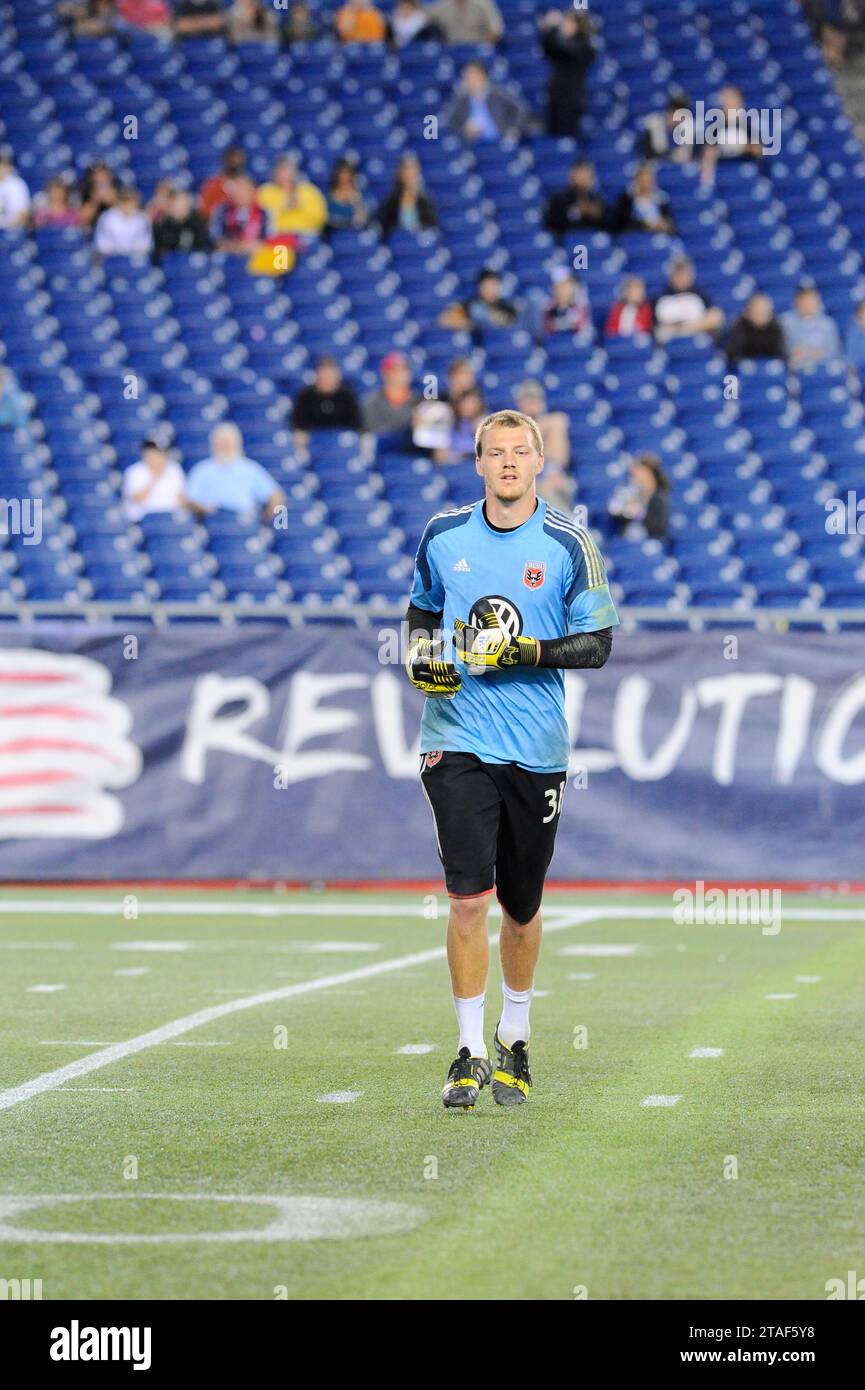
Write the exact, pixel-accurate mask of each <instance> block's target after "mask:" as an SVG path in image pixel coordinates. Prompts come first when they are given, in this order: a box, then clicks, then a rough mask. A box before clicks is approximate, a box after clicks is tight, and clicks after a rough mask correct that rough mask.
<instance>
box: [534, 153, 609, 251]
mask: <svg viewBox="0 0 865 1390" xmlns="http://www.w3.org/2000/svg"><path fill="white" fill-rule="evenodd" d="M544 225H545V227H546V228H547V231H549V232H552V233H553V235H554V236H565V235H566V234H567V233H568V232H572V231H575V230H579V231H597V230H599V229H600V228H602V227H605V226H606V225H607V205H606V203H605V202H604V198H603V195H602V194H601V191H600V189H599V188H598V183H597V176H596V174H595V168H594V165H593V164H592V162H591V160H589V159H575V160H574V162H573V164H572V165H571V167H570V171H569V173H568V186H567V188H562V189H560V190H559V192H558V193H553V194H551V195H550V198H549V199H548V201H547V205H546V208H545V209H544Z"/></svg>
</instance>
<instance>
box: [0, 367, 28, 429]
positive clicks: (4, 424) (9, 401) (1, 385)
mask: <svg viewBox="0 0 865 1390" xmlns="http://www.w3.org/2000/svg"><path fill="white" fill-rule="evenodd" d="M29 416H30V409H29V407H28V404H27V397H26V396H25V394H24V392H23V391H22V390H21V387H20V386H19V385H18V383H17V381H16V380H15V378H14V376H13V375H12V373H11V372H10V370H9V368H8V367H0V429H4V430H18V429H21V427H22V425H26V424H27V420H28V418H29Z"/></svg>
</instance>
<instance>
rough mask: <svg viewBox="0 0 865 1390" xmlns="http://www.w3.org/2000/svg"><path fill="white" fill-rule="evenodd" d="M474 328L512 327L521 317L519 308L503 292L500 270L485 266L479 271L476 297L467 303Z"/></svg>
mask: <svg viewBox="0 0 865 1390" xmlns="http://www.w3.org/2000/svg"><path fill="white" fill-rule="evenodd" d="M466 314H467V316H468V320H469V323H470V325H471V326H472V328H476V329H484V328H511V327H513V325H514V324H515V323H516V321H517V319H518V318H519V310H518V309H517V306H516V305H515V304H513V303H512V302H511V301H510V300H509V299H505V297H504V294H503V292H502V282H501V279H500V278H499V274H498V271H496V270H493V269H492V268H491V267H489V266H485V267H484V269H483V270H481V271H479V273H478V278H477V281H476V284H475V293H474V297H473V298H472V299H470V300H469V302H468V304H467V305H466Z"/></svg>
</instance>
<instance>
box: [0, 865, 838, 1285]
mask: <svg viewBox="0 0 865 1390" xmlns="http://www.w3.org/2000/svg"><path fill="white" fill-rule="evenodd" d="M121 903H122V897H121V895H120V894H119V893H118V892H107V891H95V892H94V891H88V892H81V893H77V894H73V893H71V892H69V893H63V892H45V893H40V894H36V893H33V892H22V893H14V894H13V893H7V894H5V895H4V897H3V901H2V903H0V908H2V912H0V1001H2V1009H0V1041H2V1048H0V1279H7V1280H12V1279H26V1278H29V1279H41V1280H42V1290H43V1297H44V1298H45V1299H70V1298H84V1299H97V1298H121V1299H139V1298H141V1299H153V1298H156V1299H273V1298H274V1297H280V1296H281V1297H288V1298H289V1299H358V1298H360V1299H379V1298H398V1299H415V1298H429V1299H457V1298H462V1297H472V1298H475V1299H477V1298H483V1299H488V1298H489V1299H494V1298H499V1297H503V1296H504V1297H513V1296H519V1295H523V1296H526V1297H529V1298H532V1299H573V1298H574V1297H575V1296H576V1295H575V1290H576V1289H580V1288H583V1289H585V1290H586V1294H587V1296H588V1298H590V1299H641V1298H652V1299H695V1300H700V1299H711V1298H722V1299H779V1298H793V1299H825V1297H826V1293H825V1285H826V1281H827V1280H829V1279H832V1278H846V1275H847V1271H848V1270H851V1269H852V1270H858V1272H859V1274H860V1275H865V1240H863V1236H862V1221H861V1192H862V1183H863V1178H865V1157H863V1124H862V1116H863V1062H862V1058H863V1018H865V932H863V928H865V905H862V906H860V905H859V904H858V903H857V902H856V900H852V901H851V902H850V903H845V900H843V899H837V898H836V899H823V900H817V899H810V900H809V899H805V898H801V897H795V896H793V895H790V896H788V897H785V899H784V919H783V923H782V929H781V931H780V932H779V934H778V935H775V936H769V935H763V934H762V933H761V930H760V928H759V926H745V925H741V926H702V927H699V926H680V925H675V924H674V923H673V921H672V902H671V900H670V899H669V898H666V897H654V896H652V897H649V896H646V897H633V896H628V895H623V896H621V897H619V898H615V897H611V896H609V895H606V896H605V895H585V896H580V897H577V896H573V895H569V896H565V895H563V894H558V893H551V894H550V895H548V902H547V909H548V911H547V919H546V922H547V933H546V939H545V943H544V950H543V954H542V958H541V966H540V970H539V974H538V978H537V982H536V983H537V988H538V992H539V994H538V997H537V998H536V1000H535V1003H534V1006H533V1034H532V1048H531V1050H532V1059H533V1071H534V1077H535V1085H534V1089H533V1091H532V1094H531V1099H530V1102H529V1104H527V1105H525V1106H523V1107H521V1108H519V1109H517V1110H502V1109H498V1108H497V1107H496V1106H495V1105H494V1104H493V1102H492V1099H491V1097H490V1093H489V1091H485V1092H483V1094H482V1096H481V1100H480V1103H479V1105H478V1107H477V1109H476V1110H475V1111H474V1112H473V1113H468V1114H460V1113H456V1112H445V1111H444V1109H443V1108H442V1106H441V1102H440V1092H441V1087H442V1084H443V1082H444V1078H445V1073H446V1070H447V1066H448V1064H449V1063H450V1061H451V1059H452V1057H453V1055H454V1051H455V1041H456V1039H455V1031H454V1020H453V1015H452V1008H451V1002H450V996H449V987H448V980H447V970H446V965H445V962H444V959H443V953H442V949H441V948H442V946H443V941H444V921H445V913H446V908H445V903H444V900H442V901H441V902H440V907H439V914H440V915H439V919H438V920H428V918H426V917H425V916H424V899H423V898H422V897H421V896H420V895H413V896H412V895H394V894H387V893H382V894H379V895H361V894H355V895H349V894H342V895H339V894H328V895H324V894H318V895H312V894H309V895H304V896H299V895H283V896H271V895H269V894H263V893H260V894H253V893H245V894H240V893H238V894H232V895H221V896H220V895H215V894H211V895H200V896H195V895H192V894H183V893H175V894H168V893H156V892H143V893H142V894H141V895H140V910H139V915H138V917H137V919H135V918H131V917H129V916H128V915H127V916H124V913H123V911H122V910H121ZM165 904H168V910H166V907H165ZM178 906H179V907H181V908H182V911H177V910H173V909H176V908H177V907H178ZM94 909H99V910H94ZM427 911H429V908H428V907H427ZM599 914H601V915H599ZM797 914H798V915H797ZM614 948H618V949H614ZM49 986H53V987H54V988H48V987H49ZM57 986H62V987H61V988H57ZM274 991H279V992H281V993H280V995H279V997H276V998H273V997H271V992H274ZM771 995H780V996H791V997H781V998H776V999H772V998H767V996H771ZM259 996H264V998H260V997H259ZM498 999H499V980H498V971H497V968H496V967H494V971H493V979H492V981H491V986H490V990H489V993H488V1004H487V1024H488V1029H487V1031H488V1033H489V1035H490V1037H491V1035H492V1029H493V1026H494V1024H495V1021H496V1017H497V1004H498ZM230 1006H234V1007H233V1009H232V1011H231V1012H226V1011H225V1010H226V1008H227V1007H230ZM167 1025H174V1026H173V1028H172V1027H169V1026H167ZM580 1029H584V1030H586V1035H587V1038H586V1040H587V1046H585V1047H578V1046H575V1041H576V1042H577V1043H579V1042H580V1041H581V1038H582V1035H581V1033H580V1032H579V1031H577V1032H575V1030H580ZM148 1034H151V1035H152V1036H147V1035H148ZM136 1039H137V1040H138V1041H137V1042H136V1043H135V1044H134V1046H128V1045H129V1044H130V1043H131V1042H132V1040H136ZM110 1045H118V1046H117V1047H116V1050H115V1051H114V1052H108V1051H107V1049H108V1048H109V1046H110ZM124 1045H126V1046H124ZM406 1047H416V1048H424V1047H426V1048H428V1049H431V1050H424V1051H417V1052H414V1053H406V1052H401V1051H400V1049H402V1048H406ZM700 1048H702V1049H715V1050H717V1049H722V1052H721V1055H711V1056H697V1057H693V1056H691V1053H692V1052H693V1051H694V1049H700ZM75 1063H81V1065H80V1066H79V1067H78V1069H77V1071H75V1072H74V1074H73V1071H74V1069H73V1071H70V1072H63V1071H62V1070H61V1069H63V1068H68V1067H70V1064H75ZM58 1073H59V1074H58ZM334 1093H337V1094H341V1096H342V1099H341V1100H340V1101H338V1102H336V1101H330V1100H323V1099H322V1097H325V1096H329V1095H332V1094H334ZM658 1096H660V1097H667V1098H670V1097H679V1099H678V1100H677V1101H676V1103H675V1104H669V1103H668V1104H664V1105H655V1106H646V1105H644V1104H643V1102H644V1101H645V1100H646V1099H647V1098H649V1097H658ZM734 1171H737V1172H738V1176H735V1177H734V1176H732V1173H733V1172H734ZM57 1196H63V1197H64V1198H68V1199H69V1200H66V1201H64V1202H61V1203H58V1202H56V1201H54V1202H51V1201H45V1200H43V1201H40V1202H38V1203H36V1204H35V1205H30V1206H26V1209H25V1205H26V1204H21V1203H16V1202H15V1201H14V1200H12V1199H15V1198H27V1197H39V1198H43V1199H46V1198H50V1197H57ZM181 1198H183V1199H189V1200H179V1199H181ZM249 1198H257V1199H261V1198H267V1199H274V1200H269V1201H261V1200H256V1201H250V1200H246V1199H249ZM166 1199H170V1200H166ZM226 1199H228V1200H226ZM276 1199H278V1200H276Z"/></svg>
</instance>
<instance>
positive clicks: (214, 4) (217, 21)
mask: <svg viewBox="0 0 865 1390" xmlns="http://www.w3.org/2000/svg"><path fill="white" fill-rule="evenodd" d="M174 32H175V34H177V36H178V38H181V39H198V38H202V37H207V36H209V35H211V34H224V33H225V10H224V9H223V8H222V0H177V3H176V5H175V6H174Z"/></svg>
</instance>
